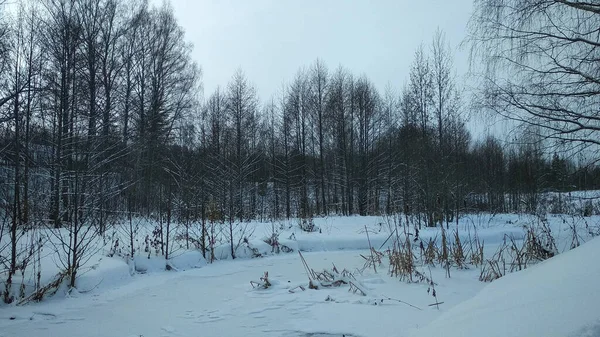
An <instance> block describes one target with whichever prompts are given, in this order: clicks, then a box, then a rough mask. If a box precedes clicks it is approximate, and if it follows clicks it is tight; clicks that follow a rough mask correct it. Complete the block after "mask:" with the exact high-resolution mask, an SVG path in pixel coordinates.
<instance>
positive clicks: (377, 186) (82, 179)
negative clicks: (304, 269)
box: [0, 0, 600, 284]
mask: <svg viewBox="0 0 600 337" xmlns="http://www.w3.org/2000/svg"><path fill="white" fill-rule="evenodd" d="M494 2H495V1H492V0H489V1H481V2H480V5H479V7H477V8H479V12H476V13H479V15H480V20H473V22H471V25H472V28H471V29H472V31H478V32H479V34H473V35H472V36H471V37H470V40H469V43H470V44H471V45H472V48H473V52H472V53H473V57H474V59H476V60H478V61H477V62H479V63H481V64H484V65H485V66H483V68H485V69H484V70H485V75H484V76H483V79H482V83H484V84H482V88H483V89H484V90H482V91H481V92H477V93H474V94H471V92H470V91H468V90H466V89H465V85H464V83H461V80H460V77H459V76H457V74H456V70H455V68H454V66H453V61H454V60H453V58H454V56H453V48H452V47H451V45H450V42H449V41H448V40H447V38H446V36H445V34H444V32H443V31H438V32H437V33H436V34H435V35H434V36H432V37H431V40H430V41H424V42H423V44H422V46H421V47H420V48H418V49H417V50H407V51H406V53H410V54H411V55H414V59H413V63H412V65H411V67H410V76H409V78H407V79H398V81H397V82H396V83H393V85H390V86H388V87H386V88H383V89H382V88H376V86H375V85H374V84H373V83H372V82H371V81H370V80H369V77H368V74H356V73H353V72H352V69H347V68H344V67H337V68H330V67H328V66H327V65H326V64H324V62H323V61H321V60H319V59H317V60H307V64H305V65H298V67H299V70H298V72H297V74H296V76H295V77H294V78H293V80H291V81H290V82H289V83H286V84H285V85H284V86H283V87H282V89H281V91H280V92H279V93H277V94H276V95H274V96H273V97H261V96H260V93H259V92H258V90H257V89H256V87H255V86H254V85H253V84H252V79H251V78H247V77H246V75H245V73H244V70H243V69H238V70H237V71H235V72H234V73H233V74H232V77H231V79H230V81H229V82H228V83H223V84H222V87H220V88H218V89H216V90H215V91H214V92H206V93H205V92H204V90H203V85H202V68H201V64H198V63H197V62H198V60H193V59H192V56H191V52H192V50H193V48H202V47H203V46H192V45H191V44H190V43H189V42H187V40H186V35H185V31H184V29H183V28H182V27H181V26H180V25H179V24H178V22H177V19H176V17H175V14H174V11H173V9H172V7H171V6H170V5H169V4H168V3H165V4H163V5H158V6H155V5H152V4H150V3H149V2H148V1H145V0H40V1H33V0H32V1H18V2H16V3H15V4H10V9H9V4H8V2H6V1H2V0H0V183H1V188H0V206H1V208H2V211H1V212H0V216H1V217H2V218H1V219H0V226H1V229H0V235H2V236H4V235H6V236H7V237H10V238H11V240H4V241H2V242H3V244H4V243H6V246H5V247H0V252H3V253H2V260H1V261H0V263H1V264H2V267H1V268H6V270H8V271H9V275H14V274H15V272H16V271H17V270H18V268H19V267H18V265H19V256H22V254H23V252H19V251H18V247H17V241H18V240H19V238H20V237H21V236H22V235H23V234H22V231H23V230H24V229H27V228H33V227H47V228H54V229H66V230H67V231H68V233H69V236H68V239H67V238H66V237H63V239H65V240H72V241H70V242H71V245H72V247H73V249H72V250H71V251H70V252H69V254H68V255H69V257H68V259H67V260H68V265H67V266H66V267H67V269H72V268H71V266H78V265H79V264H80V263H83V261H84V260H85V256H77V254H78V253H82V254H83V253H85V251H86V250H85V249H83V248H82V247H79V246H78V245H79V244H85V243H87V242H90V241H89V240H88V238H89V237H90V236H91V235H103V233H104V232H105V231H106V229H107V228H110V227H111V226H112V225H114V224H115V223H117V222H120V221H126V220H127V219H129V220H131V219H132V218H136V217H146V218H151V219H155V220H156V221H160V222H161V224H162V223H164V224H165V226H166V231H167V232H168V231H169V229H168V228H169V227H168V226H170V224H172V223H178V224H186V226H187V225H189V224H192V223H194V224H201V226H202V235H201V241H202V248H203V251H205V250H206V242H205V240H206V236H207V232H206V231H207V229H206V227H205V223H207V222H209V221H222V222H224V223H240V222H245V221H250V220H261V221H271V220H275V219H290V218H300V219H311V218H313V217H321V216H328V215H381V214H394V213H400V212H401V213H403V214H412V215H414V216H416V217H417V218H418V219H419V220H418V221H419V223H422V224H423V225H424V226H436V225H438V224H440V223H445V224H448V223H452V222H453V221H458V218H459V217H460V215H461V214H463V213H469V212H489V213H511V212H515V213H522V212H523V213H535V212H537V210H538V206H539V199H540V195H541V193H543V192H565V193H567V192H570V191H580V190H592V189H600V168H599V167H598V166H597V152H595V151H594V147H593V146H597V145H598V139H599V138H598V137H597V132H596V131H597V130H598V127H597V125H598V117H597V115H598V113H597V108H594V104H595V106H596V107H597V100H598V94H597V91H594V90H597V89H595V88H597V84H598V76H597V69H596V68H594V67H595V66H594V65H593V64H595V63H594V62H596V61H593V60H594V57H597V55H596V56H594V55H595V54H597V51H595V54H594V53H587V54H586V51H589V50H588V48H589V47H590V46H597V42H594V41H596V40H587V39H586V36H588V34H590V33H589V32H586V31H585V30H586V27H587V26H586V25H591V24H593V22H596V21H597V15H596V16H593V18H596V21H594V20H589V21H586V22H584V23H581V22H580V23H578V24H577V26H576V27H571V26H568V25H567V26H566V27H561V26H555V28H554V29H555V30H556V31H550V32H548V33H544V32H545V31H546V30H545V28H543V29H542V28H539V27H537V26H536V25H533V24H530V25H528V22H527V20H522V18H521V17H519V16H518V15H515V14H514V13H512V14H511V13H507V12H503V13H500V14H502V15H504V16H505V17H506V16H508V17H509V18H512V20H514V21H511V22H512V23H514V25H513V26H509V27H508V26H504V24H505V22H506V21H502V25H501V26H502V27H504V29H507V30H509V29H512V32H513V33H514V34H513V35H510V34H506V35H502V34H499V35H494V36H495V37H496V40H494V38H493V37H490V36H491V35H490V34H493V33H494V29H496V30H497V29H498V27H499V25H500V23H499V22H497V21H496V22H495V21H494V16H493V14H494V13H495V12H494V11H493V10H490V8H496V10H498V11H509V10H510V9H507V8H504V7H502V8H500V7H501V6H499V7H494V6H493V3H494ZM539 2H546V1H539ZM556 2H557V3H558V2H561V3H562V2H564V3H567V4H566V5H563V7H560V8H561V9H560V10H562V11H564V12H560V13H562V14H565V13H567V14H569V15H575V14H574V13H590V12H589V11H591V13H594V15H595V14H597V11H598V9H597V7H593V8H583V9H582V8H578V7H576V6H575V7H573V6H571V5H569V4H568V3H570V2H569V1H556ZM553 3H554V2H553ZM581 6H583V5H581ZM590 6H592V5H590ZM593 6H595V5H593ZM527 10H529V11H530V12H529V14H531V15H533V14H536V13H537V12H535V11H536V9H535V8H528V9H523V11H525V12H526V11H527ZM488 11H489V13H487V12H488ZM532 12H533V14H532ZM523 13H524V12H523ZM496 14H499V13H496ZM537 14H539V13H537ZM567 14H565V15H567ZM510 15H513V16H510ZM522 15H525V14H522ZM563 24H564V22H563ZM536 29H539V30H536ZM561 29H565V30H569V32H572V36H568V39H570V40H568V39H567V38H564V39H563V38H562V36H563V35H561V34H559V33H557V31H560V30H561ZM596 29H597V28H596ZM528 30H533V31H534V32H533V33H529V32H528ZM486 34H488V35H486ZM518 34H521V35H520V36H517V35H518ZM509 35H510V36H511V37H510V38H511V39H521V40H520V41H521V42H522V43H525V44H527V43H528V45H529V46H530V47H531V50H524V51H522V52H523V53H528V54H534V53H536V52H537V54H536V55H535V56H532V57H533V58H534V60H533V61H532V60H529V59H527V57H523V58H521V57H518V56H517V57H514V58H513V59H510V57H511V55H512V54H510V51H509V50H508V49H510V48H507V49H504V48H503V46H505V45H506V43H510V42H506V41H501V42H498V41H497V39H508V37H507V36H509ZM565 36H566V35H565ZM528 39H531V40H528ZM582 41H583V42H582ZM453 42H456V41H453ZM493 43H496V44H493ZM573 45H575V47H573ZM567 46H569V47H567ZM536 48H537V49H536ZM561 48H563V49H562V50H561ZM568 48H569V49H568ZM593 50H596V49H593ZM565 53H567V54H568V55H566V56H565ZM569 53H570V54H569ZM509 54H510V55H509ZM582 55H583V56H582ZM502 56H506V58H503V57H502ZM536 57H537V58H536ZM582 57H585V58H582ZM507 59H510V60H511V61H512V60H514V62H510V65H506V64H499V62H503V61H502V60H507ZM577 60H580V61H579V63H578V64H575V63H577V62H578V61H577ZM529 62H534V63H535V64H538V65H539V68H538V69H535V68H533V67H532V66H531V64H530V63H529ZM503 67H504V68H503ZM507 67H509V68H507ZM499 69H500V70H499ZM506 69H510V70H509V71H506ZM502 71H505V76H500V77H494V78H492V74H493V73H496V74H497V73H498V72H502ZM511 74H518V75H517V76H516V77H512V79H519V80H523V79H526V80H525V81H520V82H519V83H517V84H515V83H511V82H510V80H511ZM275 75H277V74H275ZM565 78H567V79H565ZM539 83H545V85H544V87H543V89H540V88H541V86H540V85H539ZM538 98H539V99H538ZM498 114H499V115H501V116H503V117H506V118H507V119H509V120H511V121H512V122H514V123H515V124H518V126H519V127H516V128H515V132H514V133H513V134H511V135H510V136H506V137H503V136H498V135H493V134H489V135H483V136H480V137H477V138H475V137H473V136H472V134H473V132H472V130H469V128H468V127H467V125H468V124H467V122H468V120H469V119H472V118H488V117H486V116H492V115H498ZM230 228H232V227H231V226H230ZM161 231H162V227H161ZM232 237H233V234H232ZM78 240H79V243H78ZM168 250H169V249H168V247H167V251H168ZM5 253H6V254H5ZM75 269H76V268H75ZM74 278H75V277H73V280H74ZM73 282H74V281H73ZM7 283H10V280H9V281H8V282H7ZM73 284H74V283H73Z"/></svg>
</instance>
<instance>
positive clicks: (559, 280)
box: [0, 214, 600, 337]
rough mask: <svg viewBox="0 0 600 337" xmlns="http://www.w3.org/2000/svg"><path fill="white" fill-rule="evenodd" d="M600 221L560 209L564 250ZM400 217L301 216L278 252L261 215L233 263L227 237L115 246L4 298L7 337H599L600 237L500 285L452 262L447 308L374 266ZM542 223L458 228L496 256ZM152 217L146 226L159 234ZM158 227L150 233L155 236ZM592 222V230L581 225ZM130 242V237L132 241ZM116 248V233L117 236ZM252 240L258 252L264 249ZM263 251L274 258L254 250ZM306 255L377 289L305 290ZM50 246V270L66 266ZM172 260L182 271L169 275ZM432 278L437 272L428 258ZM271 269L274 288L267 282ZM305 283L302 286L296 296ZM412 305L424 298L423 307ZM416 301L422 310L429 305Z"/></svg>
mask: <svg viewBox="0 0 600 337" xmlns="http://www.w3.org/2000/svg"><path fill="white" fill-rule="evenodd" d="M599 219H600V218H599V217H589V218H578V219H571V218H568V217H567V216H562V215H555V216H548V219H547V221H548V223H549V224H550V227H551V228H552V232H553V233H554V235H555V238H556V240H557V245H558V246H559V250H560V251H563V250H568V248H569V243H570V240H571V234H570V233H569V224H570V223H571V222H572V221H577V224H578V227H579V228H580V229H579V230H580V231H581V232H580V233H579V235H580V236H581V241H582V242H585V241H588V240H589V236H587V234H586V231H587V228H586V225H587V224H589V225H590V226H597V225H598V222H599ZM389 221H390V219H389V218H383V217H328V218H320V219H315V224H316V225H317V226H318V227H319V228H320V229H321V232H315V233H305V232H302V231H300V230H299V229H298V227H297V220H290V221H282V222H280V223H277V224H276V225H277V226H276V227H277V229H278V232H279V242H280V244H282V245H285V246H287V247H289V248H291V249H292V250H293V252H291V253H286V254H284V253H282V254H274V253H273V252H272V247H271V246H270V245H268V244H266V243H265V242H264V241H263V239H264V238H266V237H269V236H270V235H271V231H272V229H273V226H274V225H273V224H270V223H269V224H264V223H257V222H255V223H251V224H249V226H253V231H252V233H251V234H250V235H248V237H247V239H248V244H245V243H244V244H241V245H240V246H239V247H238V248H237V250H236V256H237V257H238V258H237V259H235V260H231V259H230V258H231V256H230V246H229V244H227V243H226V242H221V245H220V246H218V247H217V249H216V252H215V255H216V256H217V259H218V260H217V261H216V262H215V263H212V264H207V263H206V261H205V260H204V258H203V257H202V254H201V253H200V252H199V251H196V250H193V249H190V250H187V249H184V248H183V247H177V249H176V250H175V252H174V253H173V254H172V255H171V258H170V259H169V260H168V261H167V260H165V259H164V257H161V256H157V255H156V254H155V252H150V253H148V252H144V249H143V240H139V241H138V244H137V246H136V247H135V249H136V252H138V253H137V254H136V256H135V257H134V258H133V259H127V258H124V257H120V256H119V255H118V254H116V255H114V256H113V257H107V256H106V255H107V251H108V249H109V248H110V247H107V246H105V247H104V248H103V249H102V250H100V251H99V252H98V253H97V254H96V255H95V256H93V257H92V258H91V259H90V261H89V263H88V264H86V265H85V266H84V267H83V268H82V272H81V273H80V277H79V278H78V281H77V289H72V290H70V291H67V289H66V288H63V289H61V290H59V292H58V293H57V294H56V295H55V296H54V297H52V298H49V299H46V300H44V301H43V302H41V303H35V304H29V305H26V306H15V305H8V306H7V305H0V337H21V336H23V337H25V336H50V337H52V336H61V337H64V336H98V337H100V336H102V337H105V336H106V337H109V336H111V337H112V336H117V337H120V336H122V337H130V336H131V337H133V336H135V337H139V336H144V337H150V336H161V337H162V336H165V337H167V336H200V335H201V336H248V337H252V336H261V337H263V336H267V337H268V336H302V337H307V336H312V337H318V336H322V337H332V336H342V335H345V336H347V337H358V336H360V337H368V336H414V337H418V336H435V335H441V336H482V335H485V336H509V335H510V336H513V335H516V336H567V337H570V336H595V337H597V336H599V335H600V312H599V311H598V310H597V308H598V307H599V306H598V303H600V298H599V297H600V293H599V292H597V291H596V288H597V283H598V280H600V265H599V264H598V263H597V261H595V259H597V258H595V257H597V256H600V241H599V240H600V239H594V240H592V241H590V242H588V243H585V244H583V245H582V246H581V247H579V248H577V249H575V250H572V251H568V252H565V253H561V254H559V255H558V256H556V257H555V258H552V259H550V260H548V261H546V262H543V263H540V264H538V265H535V266H530V267H529V268H528V269H526V270H524V271H521V272H518V273H514V274H509V275H507V276H504V277H502V278H500V279H499V280H496V281H494V282H492V283H490V284H486V283H482V282H480V281H479V280H478V278H479V273H480V270H479V269H478V268H471V269H467V270H456V269H453V270H452V277H451V278H446V277H445V271H444V270H442V269H440V268H431V275H432V277H433V280H434V281H435V282H436V283H437V284H436V291H437V295H438V299H439V301H441V302H443V304H441V305H440V310H437V309H436V307H435V306H430V305H431V304H432V303H434V302H435V299H434V298H433V297H432V296H431V294H430V293H428V291H427V290H428V289H427V288H428V285H427V284H422V283H421V284H418V283H414V284H407V283H404V282H400V281H399V280H398V279H396V278H392V277H390V276H389V275H388V269H387V266H386V265H385V263H386V262H387V258H384V265H382V266H378V267H377V272H375V271H374V270H373V269H372V268H371V269H367V270H364V271H363V272H362V273H361V272H359V269H362V267H363V265H364V263H365V260H364V258H363V257H362V256H361V255H364V256H367V255H368V254H370V252H369V251H368V250H367V249H368V248H369V241H368V240H367V238H366V233H365V228H366V230H367V231H368V232H369V239H370V242H371V245H372V246H373V247H375V248H377V249H379V248H380V247H383V248H382V249H386V248H387V247H389V246H390V245H391V241H390V240H388V238H389V237H390V236H391V235H392V234H393V228H394V227H393V226H390V223H389ZM534 221H538V220H537V219H535V218H533V217H528V216H519V215H513V214H499V215H489V214H487V215H486V214H479V215H468V216H465V217H463V218H462V219H461V220H460V222H459V224H458V226H456V224H451V227H450V230H451V232H453V231H454V230H456V228H458V230H459V233H460V236H461V238H463V241H464V239H467V238H469V237H470V236H472V235H473V234H474V231H475V228H476V229H477V233H478V236H479V238H480V240H482V241H484V242H485V255H486V257H490V256H491V255H492V254H493V253H494V252H495V251H496V249H497V248H498V245H500V244H501V243H502V242H503V240H504V239H505V236H506V235H508V236H513V237H516V238H522V237H523V229H522V225H523V224H528V223H532V222H534ZM148 228H150V230H151V228H153V227H152V226H151V225H145V226H143V228H141V230H140V234H139V237H140V238H143V237H144V236H145V235H146V232H147V230H148ZM144 230H146V232H144ZM579 230H578V231H579ZM419 236H420V238H422V239H423V240H424V241H426V240H428V239H429V238H434V237H437V238H438V240H439V239H440V231H439V228H434V229H431V228H423V229H422V230H421V231H420V233H419ZM121 242H127V240H121ZM108 246H110V242H109V243H108ZM251 248H252V249H251ZM256 251H258V252H259V253H260V254H261V255H262V256H263V257H262V258H252V257H253V255H254V253H255V252H256ZM298 251H302V252H303V255H304V257H305V258H306V261H307V262H308V264H309V265H310V267H311V268H313V269H314V270H323V269H324V268H332V266H333V265H335V266H336V267H337V268H338V269H340V270H341V269H344V268H345V269H347V270H349V271H351V272H353V274H354V275H355V277H356V279H357V286H358V287H360V289H362V290H363V291H364V292H365V293H366V294H367V295H366V296H361V295H360V294H356V293H353V292H350V291H349V286H348V285H343V286H341V287H338V288H326V289H320V290H311V289H308V288H306V291H302V290H300V289H299V288H297V287H298V286H300V285H303V286H304V287H306V286H307V284H308V278H307V275H306V272H305V270H304V267H303V265H302V262H301V260H300V257H299V255H298V253H297V252H298ZM55 260H56V258H55V257H53V256H52V254H51V250H50V249H45V253H44V258H43V261H42V270H43V271H44V273H45V274H44V276H43V279H46V280H47V279H51V277H52V276H53V275H54V273H55V272H56V271H57V270H58V268H57V267H56V266H54V261H55ZM167 264H168V265H169V266H170V267H171V268H170V269H171V270H170V271H167V270H166V266H167ZM418 269H419V270H420V271H421V272H423V273H425V274H427V275H429V272H430V271H429V268H427V267H424V266H418ZM265 272H268V273H269V281H270V283H271V284H272V286H271V287H270V288H268V289H255V288H253V287H252V285H251V284H250V281H258V280H259V279H260V277H262V276H263V274H264V273H265ZM290 290H293V291H290ZM409 304H410V305H409ZM415 307H418V309H417V308H415Z"/></svg>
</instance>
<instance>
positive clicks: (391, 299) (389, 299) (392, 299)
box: [381, 297, 423, 310]
mask: <svg viewBox="0 0 600 337" xmlns="http://www.w3.org/2000/svg"><path fill="white" fill-rule="evenodd" d="M384 300H388V301H396V302H399V303H402V304H406V305H408V306H409V307H413V308H415V309H418V310H423V309H421V308H419V307H417V306H415V305H412V304H410V303H408V302H405V301H402V300H397V299H395V298H390V297H388V298H384V299H382V300H381V301H382V302H383V301H384Z"/></svg>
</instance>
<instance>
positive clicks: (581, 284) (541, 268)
mask: <svg viewBox="0 0 600 337" xmlns="http://www.w3.org/2000/svg"><path fill="white" fill-rule="evenodd" d="M598 257H600V238H596V239H593V240H591V241H589V242H588V243H586V244H584V245H582V246H580V247H579V248H576V249H574V250H571V251H569V252H565V253H563V254H560V255H558V256H556V257H554V258H552V259H550V260H547V261H545V262H543V263H540V264H538V265H535V266H533V267H531V268H529V269H527V270H524V271H521V272H518V273H514V274H510V275H507V276H504V277H502V278H501V279H499V280H497V281H494V282H493V283H491V284H490V285H488V286H486V287H485V288H484V289H483V290H482V291H481V292H480V293H479V294H477V295H476V296H475V297H473V298H472V299H470V300H467V301H465V302H463V303H461V304H459V305H457V306H456V307H454V308H452V309H450V310H449V311H448V312H446V313H444V314H443V315H441V316H440V317H439V318H438V319H436V320H435V321H433V322H432V323H431V324H429V325H427V326H425V327H424V328H422V329H419V330H416V331H414V333H413V335H412V336H413V337H419V336H446V337H452V336H457V337H458V336H461V337H462V336H489V337H493V336H503V337H504V336H515V337H516V336H523V337H525V336H527V337H530V336H545V337H548V336H564V337H571V336H573V337H574V336H600V292H599V291H598V289H597V288H598V284H599V283H598V282H599V281H600V263H598Z"/></svg>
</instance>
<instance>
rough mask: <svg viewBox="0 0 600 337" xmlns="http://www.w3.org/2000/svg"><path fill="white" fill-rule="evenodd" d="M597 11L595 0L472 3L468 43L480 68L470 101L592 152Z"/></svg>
mask: <svg viewBox="0 0 600 337" xmlns="http://www.w3.org/2000/svg"><path fill="white" fill-rule="evenodd" d="M599 14H600V6H599V5H598V4H596V3H594V2H583V1H567V0H533V1H517V0H511V1H499V0H482V1H476V2H475V12H474V14H473V17H472V19H471V21H470V24H469V31H470V36H469V39H468V42H469V43H470V44H471V48H472V49H471V50H472V56H473V59H474V60H476V61H483V66H484V67H483V69H477V70H479V71H480V72H481V74H482V77H481V80H482V84H481V87H482V88H483V90H481V91H480V93H479V96H478V97H477V98H476V99H477V102H479V103H480V104H481V105H482V107H483V108H486V109H489V110H490V111H493V112H495V113H496V114H498V115H499V116H501V117H504V118H507V119H508V120H511V121H513V122H515V124H516V125H517V126H525V125H533V126H536V128H534V129H533V130H535V131H536V132H539V134H538V137H536V139H539V140H542V141H543V140H551V141H555V142H554V143H555V144H568V145H569V146H570V148H571V149H573V148H582V147H588V148H591V149H592V150H597V147H598V145H600V140H599V139H600V137H598V130H600V113H599V112H598V108H597V107H598V104H599V103H600V77H599V74H598V71H597V69H598V67H597V60H598V58H599V57H600V48H598V47H599V46H600V36H599V35H598V26H599V25H600V15H599ZM530 131H532V130H531V129H530Z"/></svg>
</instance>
